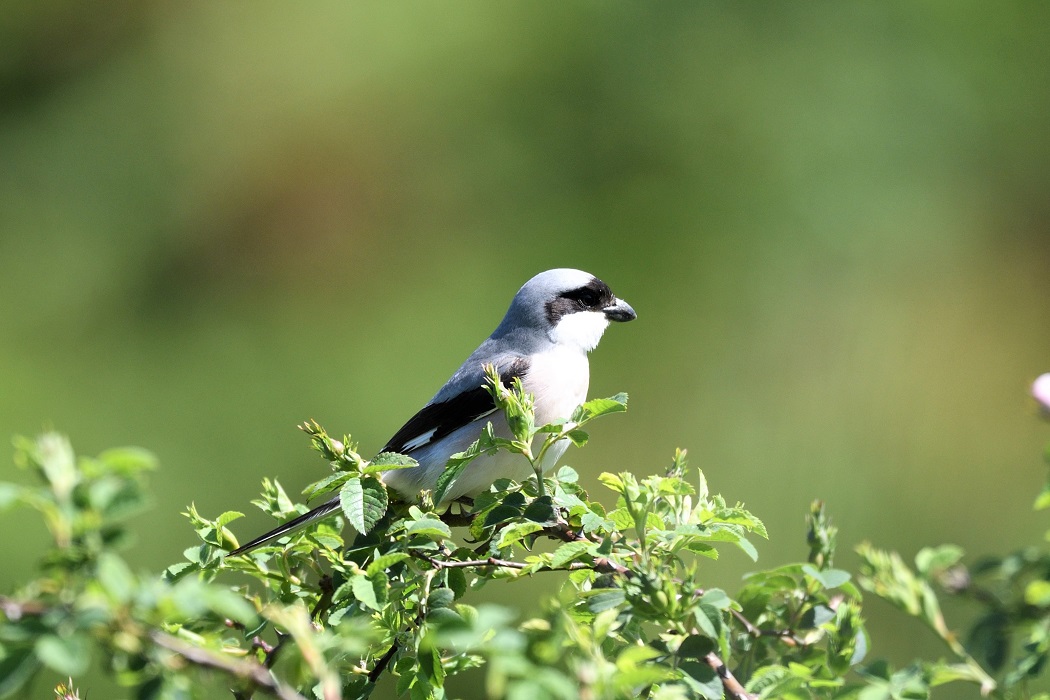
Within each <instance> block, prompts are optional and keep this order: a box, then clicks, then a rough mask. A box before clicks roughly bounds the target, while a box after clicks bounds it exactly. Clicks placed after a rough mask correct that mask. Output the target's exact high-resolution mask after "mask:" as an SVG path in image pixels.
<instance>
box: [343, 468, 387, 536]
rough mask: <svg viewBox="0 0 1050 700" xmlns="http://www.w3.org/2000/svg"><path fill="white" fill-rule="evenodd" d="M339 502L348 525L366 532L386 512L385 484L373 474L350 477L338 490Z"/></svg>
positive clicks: (363, 532)
mask: <svg viewBox="0 0 1050 700" xmlns="http://www.w3.org/2000/svg"><path fill="white" fill-rule="evenodd" d="M339 504H340V505H341V506H342V508H343V513H344V514H345V515H346V519H347V521H348V522H349V523H350V525H351V526H352V527H353V528H354V529H355V530H357V531H358V532H360V533H362V534H367V533H368V532H369V531H370V530H371V529H372V528H373V527H375V524H376V523H377V522H379V520H380V518H382V517H383V516H384V515H385V514H386V509H387V505H388V504H389V500H388V497H387V493H386V486H384V485H383V483H382V482H381V481H380V480H379V479H377V478H376V477H374V476H362V477H351V478H350V479H347V482H346V483H345V484H343V488H342V489H340V490H339Z"/></svg>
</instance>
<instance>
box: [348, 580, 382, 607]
mask: <svg viewBox="0 0 1050 700" xmlns="http://www.w3.org/2000/svg"><path fill="white" fill-rule="evenodd" d="M376 583H377V582H376V581H375V580H373V579H372V578H371V577H369V576H365V575H364V574H354V577H353V578H352V579H350V590H351V591H353V594H354V598H355V599H357V601H358V602H359V603H361V605H364V606H365V607H368V608H371V609H372V610H382V609H383V606H384V605H386V588H385V587H380V586H377V585H376Z"/></svg>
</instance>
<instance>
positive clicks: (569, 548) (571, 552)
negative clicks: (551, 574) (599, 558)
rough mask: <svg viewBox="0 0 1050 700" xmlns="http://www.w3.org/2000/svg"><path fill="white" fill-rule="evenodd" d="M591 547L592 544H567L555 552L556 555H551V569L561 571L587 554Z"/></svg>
mask: <svg viewBox="0 0 1050 700" xmlns="http://www.w3.org/2000/svg"><path fill="white" fill-rule="evenodd" d="M590 546H591V543H590V542H566V543H565V544H563V545H562V546H560V547H558V548H557V549H556V550H554V554H552V555H551V567H552V568H555V569H560V568H561V567H563V566H565V565H566V564H568V563H569V562H571V561H572V560H573V559H576V558H577V557H579V556H580V555H581V554H583V553H584V552H586V551H587V550H588V548H589V547H590Z"/></svg>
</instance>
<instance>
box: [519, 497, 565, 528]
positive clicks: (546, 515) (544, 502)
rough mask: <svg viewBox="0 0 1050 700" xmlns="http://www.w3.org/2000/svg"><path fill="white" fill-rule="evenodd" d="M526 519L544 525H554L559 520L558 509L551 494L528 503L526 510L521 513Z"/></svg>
mask: <svg viewBox="0 0 1050 700" xmlns="http://www.w3.org/2000/svg"><path fill="white" fill-rule="evenodd" d="M521 515H522V517H524V518H525V519H526V520H531V521H533V522H536V523H540V524H543V525H553V524H554V523H556V522H558V509H557V508H555V507H554V503H553V502H552V500H551V497H550V496H541V497H540V498H537V499H536V500H534V501H533V502H532V503H530V504H529V505H528V507H527V508H526V509H525V512H524V513H522V514H521Z"/></svg>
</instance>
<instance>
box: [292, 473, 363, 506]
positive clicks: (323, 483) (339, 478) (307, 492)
mask: <svg viewBox="0 0 1050 700" xmlns="http://www.w3.org/2000/svg"><path fill="white" fill-rule="evenodd" d="M351 476H353V473H351V472H336V473H335V474H329V475H328V476H326V477H325V478H323V479H321V480H320V481H315V482H314V483H312V484H310V485H309V486H307V487H306V488H305V489H303V496H305V497H306V500H308V501H310V500H313V499H314V498H316V497H317V496H319V495H321V494H322V493H328V492H329V491H334V490H335V489H337V488H339V487H340V486H342V485H343V483H345V482H346V480H347V479H349V478H350V477H351Z"/></svg>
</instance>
